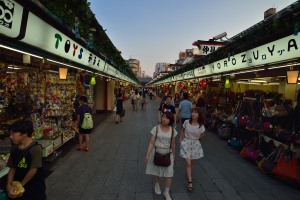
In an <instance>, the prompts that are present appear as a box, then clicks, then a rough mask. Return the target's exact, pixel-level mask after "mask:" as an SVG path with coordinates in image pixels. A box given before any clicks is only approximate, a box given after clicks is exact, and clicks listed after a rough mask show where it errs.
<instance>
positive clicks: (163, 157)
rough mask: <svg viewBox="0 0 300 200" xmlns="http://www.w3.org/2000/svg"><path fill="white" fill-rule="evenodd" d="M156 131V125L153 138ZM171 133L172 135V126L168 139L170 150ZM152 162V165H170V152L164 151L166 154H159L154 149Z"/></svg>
mask: <svg viewBox="0 0 300 200" xmlns="http://www.w3.org/2000/svg"><path fill="white" fill-rule="evenodd" d="M157 132H158V127H156V135H155V140H156V138H157ZM173 135H174V129H173V128H172V135H171V141H170V150H171V147H172V141H173ZM153 162H154V165H157V166H161V167H168V166H170V165H171V152H169V153H166V154H160V153H158V152H157V151H155V153H154V158H153Z"/></svg>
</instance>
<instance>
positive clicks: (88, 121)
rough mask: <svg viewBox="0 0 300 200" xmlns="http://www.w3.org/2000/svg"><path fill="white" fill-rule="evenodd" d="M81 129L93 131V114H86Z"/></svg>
mask: <svg viewBox="0 0 300 200" xmlns="http://www.w3.org/2000/svg"><path fill="white" fill-rule="evenodd" d="M81 128H82V129H92V128H93V118H92V115H91V113H84V115H83V121H82V124H81Z"/></svg>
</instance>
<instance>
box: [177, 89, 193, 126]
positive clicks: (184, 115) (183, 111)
mask: <svg viewBox="0 0 300 200" xmlns="http://www.w3.org/2000/svg"><path fill="white" fill-rule="evenodd" d="M191 109H192V102H191V101H190V100H189V94H188V93H184V94H183V100H182V101H181V102H180V103H179V110H178V114H177V121H179V119H180V120H181V126H182V124H183V123H184V121H185V120H187V119H190V118H191Z"/></svg>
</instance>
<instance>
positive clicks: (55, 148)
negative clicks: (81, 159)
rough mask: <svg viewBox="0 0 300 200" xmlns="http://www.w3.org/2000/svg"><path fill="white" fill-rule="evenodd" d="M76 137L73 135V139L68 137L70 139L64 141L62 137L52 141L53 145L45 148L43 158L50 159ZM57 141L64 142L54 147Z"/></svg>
mask: <svg viewBox="0 0 300 200" xmlns="http://www.w3.org/2000/svg"><path fill="white" fill-rule="evenodd" d="M74 137H75V134H72V137H68V138H66V139H64V138H63V136H62V135H61V136H59V137H57V138H56V139H54V140H52V143H51V144H50V145H48V146H47V147H45V148H43V157H48V156H49V155H50V154H52V153H53V152H54V151H56V150H57V149H59V148H60V147H61V146H63V145H64V144H65V143H67V142H68V141H70V140H71V139H73V138H74ZM57 139H60V140H61V141H62V142H61V144H59V145H57V146H54V141H55V140H57Z"/></svg>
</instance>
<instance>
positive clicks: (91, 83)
mask: <svg viewBox="0 0 300 200" xmlns="http://www.w3.org/2000/svg"><path fill="white" fill-rule="evenodd" d="M90 85H96V74H95V73H93V75H92V78H91V82H90Z"/></svg>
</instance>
